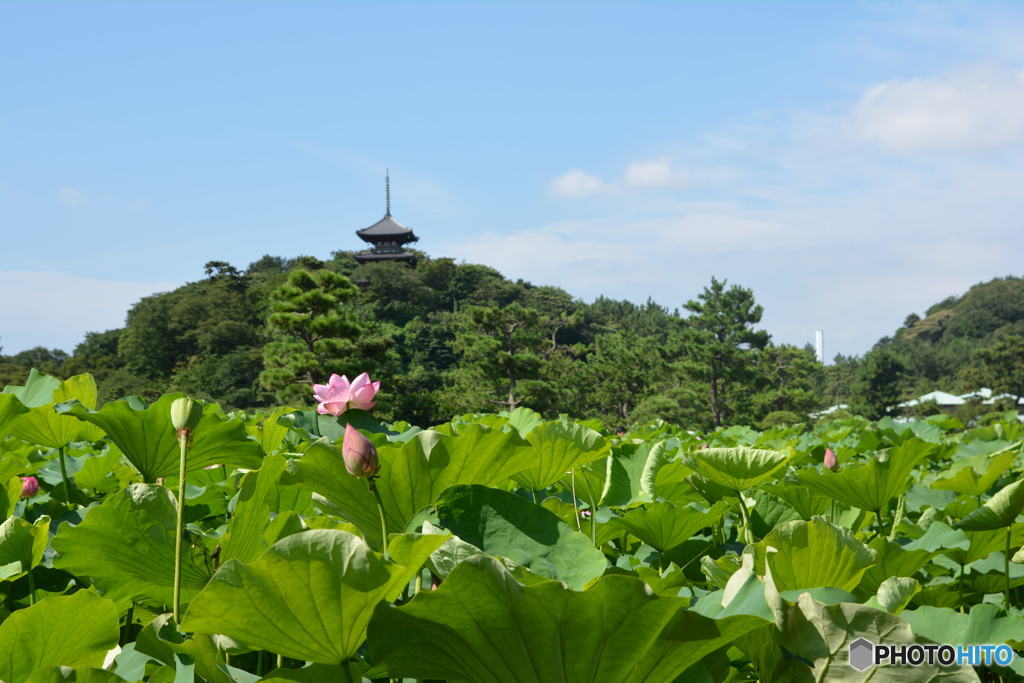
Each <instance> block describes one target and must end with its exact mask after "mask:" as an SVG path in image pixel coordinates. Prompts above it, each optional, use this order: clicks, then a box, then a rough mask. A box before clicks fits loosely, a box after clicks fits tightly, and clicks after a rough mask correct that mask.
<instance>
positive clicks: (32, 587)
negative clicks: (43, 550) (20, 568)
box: [28, 567, 36, 607]
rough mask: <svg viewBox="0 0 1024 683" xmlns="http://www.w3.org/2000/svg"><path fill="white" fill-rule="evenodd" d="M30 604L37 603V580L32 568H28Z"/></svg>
mask: <svg viewBox="0 0 1024 683" xmlns="http://www.w3.org/2000/svg"><path fill="white" fill-rule="evenodd" d="M28 604H29V606H30V607H31V606H32V605H34V604H36V580H35V578H34V577H33V576H32V568H31V567H29V569H28Z"/></svg>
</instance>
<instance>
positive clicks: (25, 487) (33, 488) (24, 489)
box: [21, 477, 39, 498]
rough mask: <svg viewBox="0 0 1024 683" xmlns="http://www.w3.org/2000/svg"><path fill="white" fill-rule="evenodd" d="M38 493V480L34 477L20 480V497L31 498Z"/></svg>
mask: <svg viewBox="0 0 1024 683" xmlns="http://www.w3.org/2000/svg"><path fill="white" fill-rule="evenodd" d="M38 491H39V480H38V479H36V478H35V477H22V478H21V497H22V498H31V497H32V496H34V495H36V492H38Z"/></svg>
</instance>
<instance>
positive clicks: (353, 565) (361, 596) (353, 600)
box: [181, 529, 447, 664]
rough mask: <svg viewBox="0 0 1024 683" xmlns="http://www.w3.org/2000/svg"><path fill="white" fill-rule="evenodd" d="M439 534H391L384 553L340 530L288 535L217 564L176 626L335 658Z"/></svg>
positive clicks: (347, 651)
mask: <svg viewBox="0 0 1024 683" xmlns="http://www.w3.org/2000/svg"><path fill="white" fill-rule="evenodd" d="M445 538H447V536H440V535H428V536H421V535H418V534H404V535H400V536H394V537H392V539H391V544H390V545H389V546H388V553H389V556H390V558H391V559H390V560H386V559H384V557H383V556H381V555H379V554H377V553H375V552H373V551H372V550H370V547H369V546H368V545H366V542H365V541H363V540H362V539H361V538H359V537H358V536H355V535H353V534H350V533H348V532H346V531H340V530H337V529H314V530H311V531H303V532H301V533H298V534H293V535H291V536H288V537H286V538H284V539H283V540H281V541H278V542H277V543H275V544H274V545H272V546H271V547H270V548H268V549H267V550H266V552H264V553H263V554H262V555H260V557H259V558H257V559H256V560H255V561H254V562H251V563H249V564H243V563H241V562H239V561H238V560H231V561H229V562H227V563H226V564H224V565H222V566H221V568H220V569H219V570H217V573H216V574H214V576H213V578H212V579H211V580H210V583H209V584H207V586H206V588H204V589H203V591H202V592H201V593H200V594H199V595H198V596H196V598H195V599H194V600H193V601H192V603H191V604H190V605H189V608H188V612H187V613H186V614H185V618H184V620H183V621H182V624H181V628H182V630H183V631H186V632H191V633H201V634H209V635H213V634H218V633H220V634H224V635H226V636H228V637H230V638H233V639H235V640H236V641H238V642H241V643H245V644H246V645H248V646H250V647H254V648H261V649H264V650H269V651H271V652H276V653H278V654H281V655H284V656H285V657H292V658H295V659H300V660H307V661H310V662H316V663H320V664H340V663H341V662H343V661H345V660H347V659H349V658H350V657H352V656H354V655H355V654H356V651H357V650H358V649H359V646H360V645H361V644H362V643H363V640H365V638H366V625H367V623H368V622H369V621H370V616H371V614H372V612H373V609H374V607H375V606H376V605H377V603H379V602H380V601H381V600H394V599H395V598H397V597H398V595H399V594H400V593H401V592H402V589H403V588H404V587H405V585H406V584H407V583H408V582H409V581H410V580H411V579H412V577H413V576H415V574H416V572H418V571H419V569H420V567H422V566H423V563H424V562H425V561H426V559H427V557H429V556H430V553H432V552H433V551H434V550H436V549H437V548H438V547H439V546H440V545H441V544H442V543H443V542H444V540H445Z"/></svg>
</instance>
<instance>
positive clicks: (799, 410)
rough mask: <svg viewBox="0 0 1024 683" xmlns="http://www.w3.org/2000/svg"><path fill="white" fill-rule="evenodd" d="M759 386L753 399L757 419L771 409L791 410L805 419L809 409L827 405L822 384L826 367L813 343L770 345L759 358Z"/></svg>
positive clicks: (762, 417)
mask: <svg viewBox="0 0 1024 683" xmlns="http://www.w3.org/2000/svg"><path fill="white" fill-rule="evenodd" d="M757 370H758V373H759V374H760V376H761V377H760V379H759V381H758V385H759V390H758V392H757V393H756V394H755V395H754V398H753V403H754V407H755V414H756V417H757V419H759V420H763V419H764V418H765V417H766V416H767V415H768V414H769V413H776V412H787V413H792V414H796V415H799V416H801V419H805V418H806V416H807V415H808V413H810V412H811V411H814V410H817V409H819V408H825V407H827V406H826V405H825V397H824V396H822V395H821V393H820V392H819V390H818V387H820V386H821V384H822V379H823V375H824V368H823V367H822V365H821V363H819V362H818V361H817V359H816V358H815V357H814V350H813V349H811V348H810V347H804V348H799V347H796V346H791V345H789V344H782V345H780V346H775V345H772V344H770V345H768V346H767V347H765V349H764V351H763V352H762V353H761V354H760V356H759V358H758V364H757Z"/></svg>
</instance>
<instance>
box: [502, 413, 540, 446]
mask: <svg viewBox="0 0 1024 683" xmlns="http://www.w3.org/2000/svg"><path fill="white" fill-rule="evenodd" d="M543 423H544V418H543V417H541V415H540V413H538V412H536V411H535V410H531V409H529V408H527V407H525V406H519V407H518V408H516V409H515V410H513V411H512V412H511V413H509V414H508V424H509V425H510V426H511V427H512V428H513V429H515V430H516V431H517V432H519V436H521V437H523V438H524V439H525V438H526V435H527V434H529V433H530V432H532V431H533V430H534V429H536V428H537V427H539V426H540V425H541V424H543Z"/></svg>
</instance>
